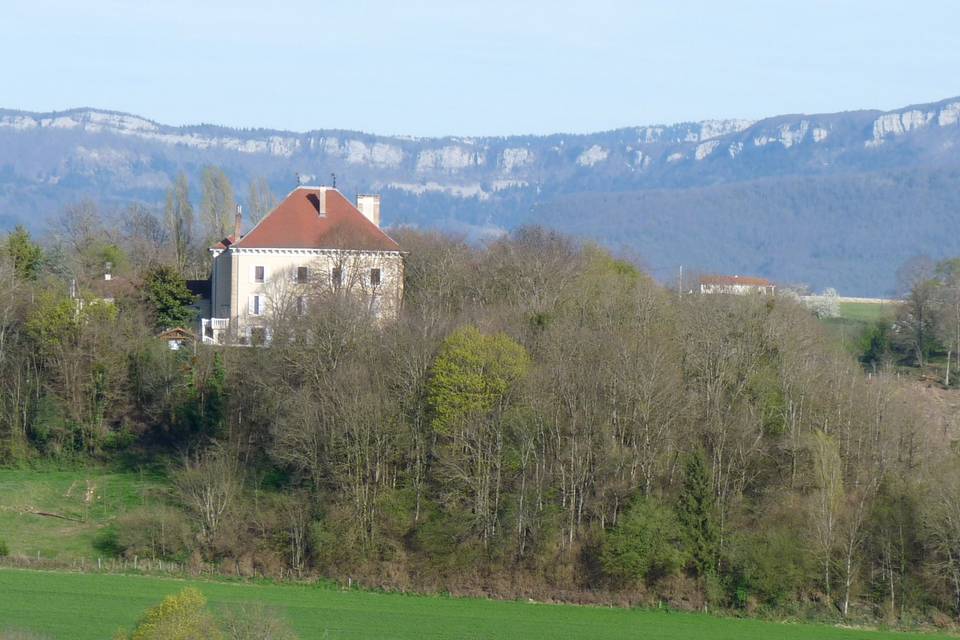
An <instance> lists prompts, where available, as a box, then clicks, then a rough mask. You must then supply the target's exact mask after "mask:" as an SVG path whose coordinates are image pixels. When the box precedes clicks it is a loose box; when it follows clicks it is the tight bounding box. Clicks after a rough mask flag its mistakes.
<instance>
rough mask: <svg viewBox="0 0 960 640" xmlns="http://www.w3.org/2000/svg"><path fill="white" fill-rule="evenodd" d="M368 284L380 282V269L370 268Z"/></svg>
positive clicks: (374, 284) (375, 284)
mask: <svg viewBox="0 0 960 640" xmlns="http://www.w3.org/2000/svg"><path fill="white" fill-rule="evenodd" d="M370 284H372V285H373V286H377V285H378V284H380V269H370Z"/></svg>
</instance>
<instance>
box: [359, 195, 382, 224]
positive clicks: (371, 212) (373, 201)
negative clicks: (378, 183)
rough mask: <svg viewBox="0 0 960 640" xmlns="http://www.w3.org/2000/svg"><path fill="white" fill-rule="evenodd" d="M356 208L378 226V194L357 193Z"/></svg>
mask: <svg viewBox="0 0 960 640" xmlns="http://www.w3.org/2000/svg"><path fill="white" fill-rule="evenodd" d="M357 209H359V210H360V213H362V214H363V216H364V217H365V218H366V219H367V220H369V221H370V222H372V223H373V224H375V225H377V226H378V227H379V226H380V196H379V195H375V196H374V195H358V196H357Z"/></svg>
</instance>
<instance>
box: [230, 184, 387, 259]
mask: <svg viewBox="0 0 960 640" xmlns="http://www.w3.org/2000/svg"><path fill="white" fill-rule="evenodd" d="M228 246H229V247H237V248H239V249H271V248H275V249H348V250H355V251H400V245H398V244H397V243H396V242H395V241H394V240H393V238H391V237H390V236H388V235H387V234H385V233H384V232H383V231H381V230H380V227H378V226H377V225H375V224H373V223H372V222H371V221H370V220H368V219H367V218H366V216H364V215H363V214H362V213H360V210H359V209H357V208H356V207H355V206H354V205H353V204H352V203H351V202H350V201H349V200H347V199H346V198H345V197H343V194H342V193H340V192H339V191H337V190H336V189H334V188H331V187H298V188H296V189H294V190H293V191H291V192H290V195H288V196H287V197H286V198H284V200H283V201H282V202H281V203H280V204H278V205H277V207H276V209H274V210H273V211H271V212H270V213H269V214H267V216H266V217H265V218H264V219H263V220H261V221H260V222H259V224H257V225H256V226H255V227H254V228H253V229H251V230H250V232H249V233H247V234H246V235H244V236H242V237H241V238H240V239H239V240H237V239H236V238H234V237H233V236H231V237H229V238H225V239H224V241H221V242H220V243H218V244H217V245H216V246H215V247H214V248H217V249H225V248H227V247H228Z"/></svg>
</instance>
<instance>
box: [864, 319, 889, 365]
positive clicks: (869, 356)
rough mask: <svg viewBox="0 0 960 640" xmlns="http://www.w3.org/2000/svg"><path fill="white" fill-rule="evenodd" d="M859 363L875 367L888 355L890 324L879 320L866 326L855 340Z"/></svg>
mask: <svg viewBox="0 0 960 640" xmlns="http://www.w3.org/2000/svg"><path fill="white" fill-rule="evenodd" d="M857 351H859V353H860V362H862V363H863V364H865V365H870V366H872V367H876V366H877V365H879V364H881V363H882V362H883V361H884V360H885V359H886V358H887V357H888V356H889V354H890V322H889V321H884V320H880V321H877V322H874V323H872V324H870V325H868V326H867V327H866V328H865V329H864V330H863V333H861V334H860V337H859V338H858V340H857Z"/></svg>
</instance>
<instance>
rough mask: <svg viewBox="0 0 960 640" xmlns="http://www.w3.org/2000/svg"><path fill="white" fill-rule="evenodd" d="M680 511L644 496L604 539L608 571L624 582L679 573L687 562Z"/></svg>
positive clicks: (604, 564)
mask: <svg viewBox="0 0 960 640" xmlns="http://www.w3.org/2000/svg"><path fill="white" fill-rule="evenodd" d="M680 540H681V532H680V526H679V524H678V522H677V518H676V515H675V514H674V513H673V511H672V510H671V509H669V508H668V507H665V506H664V505H662V504H660V503H659V502H657V501H656V500H654V499H653V498H640V499H638V500H636V501H635V502H634V503H633V504H632V505H631V506H630V508H629V509H628V510H627V511H626V513H624V514H623V516H622V517H621V519H620V522H618V523H617V526H616V527H614V528H613V529H612V530H611V531H609V532H608V533H607V534H606V536H605V539H604V541H603V548H602V550H601V556H600V563H601V566H602V567H603V571H604V573H606V574H607V575H608V576H610V577H612V578H614V579H616V580H618V581H620V582H624V583H636V582H640V581H646V582H652V581H654V580H657V579H659V578H662V577H664V576H668V575H672V574H674V573H676V572H677V571H678V570H679V569H680V568H681V567H682V566H683V565H684V562H685V557H684V554H683V552H682V551H681V545H680Z"/></svg>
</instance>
